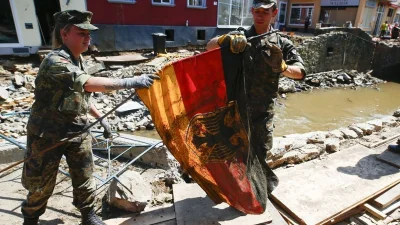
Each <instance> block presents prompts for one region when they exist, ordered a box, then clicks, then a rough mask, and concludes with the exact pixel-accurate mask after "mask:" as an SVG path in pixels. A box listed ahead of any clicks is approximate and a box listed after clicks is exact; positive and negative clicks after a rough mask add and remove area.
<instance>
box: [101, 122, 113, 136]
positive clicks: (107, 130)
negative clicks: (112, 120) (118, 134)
mask: <svg viewBox="0 0 400 225" xmlns="http://www.w3.org/2000/svg"><path fill="white" fill-rule="evenodd" d="M100 124H101V126H102V127H103V128H104V132H103V137H104V138H111V137H112V132H111V126H110V124H109V123H108V122H107V119H102V120H101V121H100Z"/></svg>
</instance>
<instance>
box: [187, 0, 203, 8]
mask: <svg viewBox="0 0 400 225" xmlns="http://www.w3.org/2000/svg"><path fill="white" fill-rule="evenodd" d="M206 2H207V0H187V6H188V7H191V8H205V7H206Z"/></svg>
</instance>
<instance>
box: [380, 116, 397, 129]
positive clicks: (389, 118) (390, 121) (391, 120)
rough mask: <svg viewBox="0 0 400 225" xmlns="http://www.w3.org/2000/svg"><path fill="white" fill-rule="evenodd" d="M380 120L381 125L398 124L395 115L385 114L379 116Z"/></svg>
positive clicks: (393, 125) (390, 125) (392, 125)
mask: <svg viewBox="0 0 400 225" xmlns="http://www.w3.org/2000/svg"><path fill="white" fill-rule="evenodd" d="M381 121H382V125H383V126H389V127H395V126H397V125H398V123H397V121H396V117H394V116H385V117H383V118H381Z"/></svg>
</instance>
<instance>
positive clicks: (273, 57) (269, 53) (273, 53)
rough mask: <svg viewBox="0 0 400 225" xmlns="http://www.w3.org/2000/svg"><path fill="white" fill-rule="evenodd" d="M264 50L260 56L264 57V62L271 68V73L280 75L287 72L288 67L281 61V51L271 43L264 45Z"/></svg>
mask: <svg viewBox="0 0 400 225" xmlns="http://www.w3.org/2000/svg"><path fill="white" fill-rule="evenodd" d="M265 46H266V47H267V49H266V50H262V55H263V56H264V60H265V62H266V63H267V64H268V65H270V66H271V68H272V71H273V72H275V73H282V72H283V71H285V70H287V68H288V66H287V65H286V63H285V60H283V54H282V50H281V49H280V48H279V47H278V46H276V45H274V44H271V43H266V44H265Z"/></svg>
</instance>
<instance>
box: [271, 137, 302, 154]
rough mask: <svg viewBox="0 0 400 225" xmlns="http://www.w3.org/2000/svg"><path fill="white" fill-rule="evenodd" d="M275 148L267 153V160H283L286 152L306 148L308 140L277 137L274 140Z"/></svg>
mask: <svg viewBox="0 0 400 225" xmlns="http://www.w3.org/2000/svg"><path fill="white" fill-rule="evenodd" d="M273 142H274V143H273V147H272V149H271V150H270V151H268V152H267V158H268V159H270V160H276V159H279V158H281V157H282V156H283V155H284V154H285V153H286V152H288V151H290V150H292V149H297V148H301V147H303V146H305V145H306V144H307V142H306V138H285V137H276V138H274V139H273Z"/></svg>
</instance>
